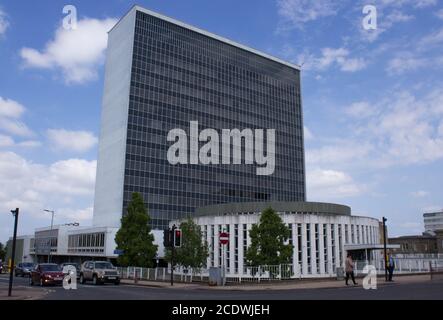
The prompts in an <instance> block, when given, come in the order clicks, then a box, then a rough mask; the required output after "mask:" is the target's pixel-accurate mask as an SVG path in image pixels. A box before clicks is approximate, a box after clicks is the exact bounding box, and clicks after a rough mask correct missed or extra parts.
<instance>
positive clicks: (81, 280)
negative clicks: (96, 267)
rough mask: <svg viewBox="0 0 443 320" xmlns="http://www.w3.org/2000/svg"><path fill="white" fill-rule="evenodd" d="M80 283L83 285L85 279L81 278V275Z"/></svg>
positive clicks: (81, 276)
mask: <svg viewBox="0 0 443 320" xmlns="http://www.w3.org/2000/svg"><path fill="white" fill-rule="evenodd" d="M80 283H81V284H85V278H84V277H83V275H82V274H81V275H80Z"/></svg>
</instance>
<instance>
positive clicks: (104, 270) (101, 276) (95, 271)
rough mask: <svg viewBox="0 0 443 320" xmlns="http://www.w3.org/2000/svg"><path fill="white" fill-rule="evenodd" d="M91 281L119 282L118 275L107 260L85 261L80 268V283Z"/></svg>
mask: <svg viewBox="0 0 443 320" xmlns="http://www.w3.org/2000/svg"><path fill="white" fill-rule="evenodd" d="M86 281H92V283H93V284H95V285H97V284H102V283H106V282H111V283H114V284H115V285H118V284H120V276H119V274H118V272H117V268H115V267H114V266H113V265H112V263H110V262H108V261H86V262H84V263H83V265H82V267H81V270H80V283H82V284H83V283H85V282H86Z"/></svg>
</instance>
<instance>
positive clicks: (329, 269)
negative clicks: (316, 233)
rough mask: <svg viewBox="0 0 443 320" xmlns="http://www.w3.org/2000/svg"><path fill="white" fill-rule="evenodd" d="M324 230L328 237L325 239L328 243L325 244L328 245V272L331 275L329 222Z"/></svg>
mask: <svg viewBox="0 0 443 320" xmlns="http://www.w3.org/2000/svg"><path fill="white" fill-rule="evenodd" d="M326 232H327V235H328V239H327V241H328V243H327V246H328V262H327V263H328V273H329V274H330V275H332V238H331V224H330V223H328V224H327V225H326Z"/></svg>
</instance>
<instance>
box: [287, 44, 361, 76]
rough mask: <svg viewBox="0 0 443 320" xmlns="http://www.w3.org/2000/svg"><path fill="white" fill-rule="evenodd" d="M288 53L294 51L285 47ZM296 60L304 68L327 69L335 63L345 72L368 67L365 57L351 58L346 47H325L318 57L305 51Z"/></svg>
mask: <svg viewBox="0 0 443 320" xmlns="http://www.w3.org/2000/svg"><path fill="white" fill-rule="evenodd" d="M285 51H286V55H289V54H291V53H292V51H291V50H290V49H288V48H286V49H285ZM296 62H297V63H298V64H299V65H301V66H302V67H303V69H304V70H316V71H325V70H327V69H328V68H329V67H332V66H334V65H336V66H338V67H339V68H340V70H341V71H344V72H356V71H360V70H362V69H364V68H366V66H367V63H366V61H365V60H364V59H363V58H350V57H349V50H348V49H346V48H343V47H342V48H336V49H335V48H323V49H322V50H321V56H319V57H316V56H315V55H313V54H311V53H307V52H304V53H302V54H299V55H298V56H297V57H296Z"/></svg>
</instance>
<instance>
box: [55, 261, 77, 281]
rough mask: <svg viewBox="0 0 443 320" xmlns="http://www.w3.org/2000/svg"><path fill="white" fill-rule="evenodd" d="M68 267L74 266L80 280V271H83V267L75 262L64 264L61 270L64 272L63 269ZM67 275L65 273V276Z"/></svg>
mask: <svg viewBox="0 0 443 320" xmlns="http://www.w3.org/2000/svg"><path fill="white" fill-rule="evenodd" d="M66 266H73V267H74V268H75V270H76V272H77V279H79V278H80V269H81V265H80V264H79V263H75V262H64V263H62V264H61V265H60V269H61V270H62V271H63V268H64V267H66ZM66 275H67V273H65V276H66Z"/></svg>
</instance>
